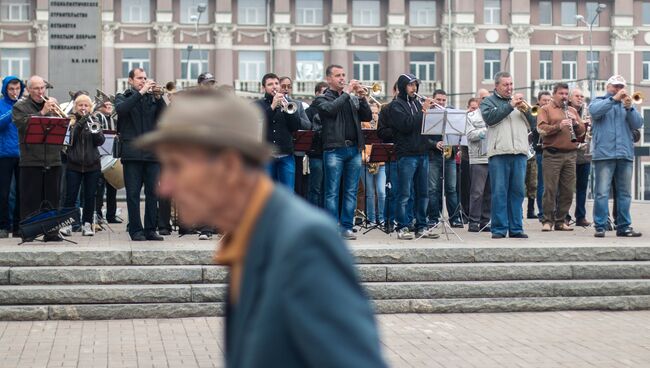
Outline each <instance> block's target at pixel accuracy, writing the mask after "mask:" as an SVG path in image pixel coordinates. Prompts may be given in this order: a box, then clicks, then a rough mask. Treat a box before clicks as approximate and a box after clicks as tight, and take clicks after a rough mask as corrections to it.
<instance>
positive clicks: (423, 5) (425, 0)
mask: <svg viewBox="0 0 650 368" xmlns="http://www.w3.org/2000/svg"><path fill="white" fill-rule="evenodd" d="M413 4H418V6H419V7H420V8H419V9H418V8H417V7H418V6H416V7H415V8H414V7H413ZM431 5H433V14H432V17H431V18H432V19H431V22H430V23H427V22H416V21H419V20H421V18H420V15H421V14H420V13H422V12H424V13H425V14H426V13H427V8H428V7H430V6H431ZM414 13H415V14H414ZM426 18H427V20H429V19H428V17H426ZM437 18H438V9H437V7H436V2H435V1H431V0H411V1H409V26H411V27H435V26H436V25H437Z"/></svg>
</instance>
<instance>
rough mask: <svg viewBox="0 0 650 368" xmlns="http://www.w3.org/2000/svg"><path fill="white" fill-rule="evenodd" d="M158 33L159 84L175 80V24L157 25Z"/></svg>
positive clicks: (156, 76) (157, 61) (155, 27)
mask: <svg viewBox="0 0 650 368" xmlns="http://www.w3.org/2000/svg"><path fill="white" fill-rule="evenodd" d="M153 29H154V31H155V33H156V74H155V75H153V76H150V77H153V78H155V80H156V81H157V82H158V83H167V82H168V81H173V80H174V30H175V29H176V25H175V24H170V23H156V24H154V26H153Z"/></svg>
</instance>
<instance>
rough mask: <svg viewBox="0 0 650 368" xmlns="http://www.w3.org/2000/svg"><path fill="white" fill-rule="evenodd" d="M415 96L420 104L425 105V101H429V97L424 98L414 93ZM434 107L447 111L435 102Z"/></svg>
mask: <svg viewBox="0 0 650 368" xmlns="http://www.w3.org/2000/svg"><path fill="white" fill-rule="evenodd" d="M414 95H415V97H416V98H417V99H418V101H420V103H424V101H426V100H427V97H424V96H422V95H419V94H417V93H414ZM433 106H435V107H437V108H439V109H443V110H444V109H446V107H444V106H442V105H440V104H437V103H436V102H435V101H434V102H433Z"/></svg>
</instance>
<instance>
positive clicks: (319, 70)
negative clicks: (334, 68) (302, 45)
mask: <svg viewBox="0 0 650 368" xmlns="http://www.w3.org/2000/svg"><path fill="white" fill-rule="evenodd" d="M307 53H310V54H314V55H315V54H319V56H320V59H319V60H315V59H310V58H301V54H302V55H306V54H307ZM300 63H306V64H313V65H315V66H316V68H315V69H316V72H315V73H314V74H316V75H315V76H314V77H313V78H303V77H302V76H301V75H299V74H298V72H299V71H300V70H301V69H302V68H300V67H299V66H298V65H299V64H300ZM324 78H325V53H324V52H323V51H296V78H295V79H296V81H321V80H323V79H324Z"/></svg>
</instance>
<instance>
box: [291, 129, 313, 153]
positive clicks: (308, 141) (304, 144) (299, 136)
mask: <svg viewBox="0 0 650 368" xmlns="http://www.w3.org/2000/svg"><path fill="white" fill-rule="evenodd" d="M293 139H294V141H293V149H294V151H297V152H309V151H310V150H311V145H312V141H313V140H314V131H313V130H297V131H296V132H294V133H293Z"/></svg>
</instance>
